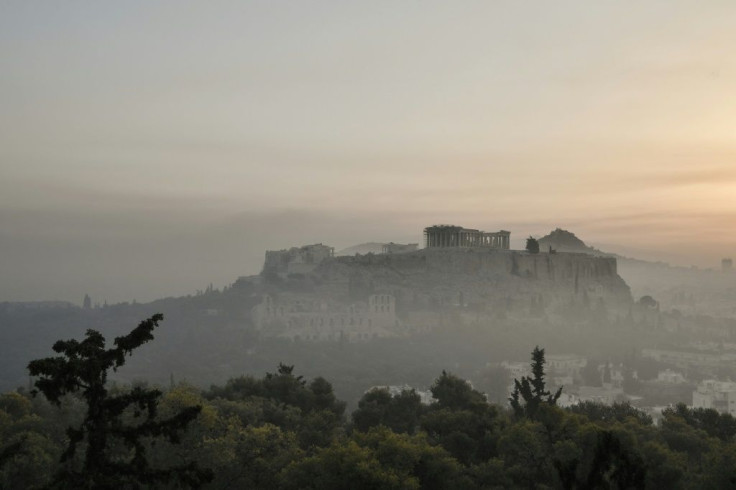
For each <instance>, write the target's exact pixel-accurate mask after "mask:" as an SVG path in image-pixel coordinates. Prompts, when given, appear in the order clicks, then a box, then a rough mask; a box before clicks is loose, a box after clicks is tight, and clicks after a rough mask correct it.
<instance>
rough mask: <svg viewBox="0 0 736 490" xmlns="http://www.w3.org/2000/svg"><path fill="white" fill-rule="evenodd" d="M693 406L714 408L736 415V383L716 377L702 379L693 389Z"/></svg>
mask: <svg viewBox="0 0 736 490" xmlns="http://www.w3.org/2000/svg"><path fill="white" fill-rule="evenodd" d="M693 408H714V409H716V410H718V411H719V412H721V413H730V414H731V415H736V383H734V382H733V381H717V380H714V379H707V380H705V381H702V382H701V383H700V384H699V385H698V387H697V388H696V389H695V391H693Z"/></svg>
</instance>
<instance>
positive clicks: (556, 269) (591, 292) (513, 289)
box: [326, 248, 631, 308]
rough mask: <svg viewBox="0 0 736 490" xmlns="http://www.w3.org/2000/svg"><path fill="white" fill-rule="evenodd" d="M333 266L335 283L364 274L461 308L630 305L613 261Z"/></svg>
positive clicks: (405, 260)
mask: <svg viewBox="0 0 736 490" xmlns="http://www.w3.org/2000/svg"><path fill="white" fill-rule="evenodd" d="M335 260H336V261H337V263H336V264H334V263H333V264H332V265H329V264H326V265H327V266H328V267H327V269H329V271H330V272H329V273H330V275H331V276H332V278H333V279H334V278H335V277H336V276H339V275H341V274H351V275H353V276H354V275H356V274H360V275H363V276H364V277H363V279H362V281H363V282H373V283H375V284H384V285H387V284H390V285H391V286H390V287H392V288H401V289H410V290H414V291H417V292H419V293H420V295H421V294H425V295H427V296H428V297H435V300H431V299H428V300H427V301H441V302H447V301H449V302H458V301H459V300H458V299H456V298H457V297H458V295H460V294H461V293H462V296H463V300H464V301H468V302H481V303H488V302H491V303H493V302H501V301H507V302H508V301H517V300H520V301H521V303H523V304H526V303H527V300H526V299H524V298H535V299H534V301H543V302H544V303H545V304H547V305H551V304H554V303H556V304H565V303H569V302H574V301H576V300H580V301H583V300H585V301H598V300H599V299H600V300H603V301H604V302H605V303H606V304H607V305H609V306H613V307H615V306H619V307H622V308H628V306H629V305H630V303H631V293H630V290H629V287H628V286H627V285H626V283H625V282H624V280H623V279H621V277H620V276H619V275H618V273H617V265H616V259H615V258H611V257H596V256H592V255H587V254H581V253H553V254H549V253H540V254H529V253H527V252H524V251H512V250H491V249H483V248H437V249H423V250H420V251H417V252H413V253H407V254H401V255H371V254H369V255H363V256H355V257H340V258H338V259H335ZM437 298H441V299H437ZM452 298H455V299H452ZM586 298H587V299H586Z"/></svg>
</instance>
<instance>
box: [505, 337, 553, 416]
mask: <svg viewBox="0 0 736 490" xmlns="http://www.w3.org/2000/svg"><path fill="white" fill-rule="evenodd" d="M544 363H545V360H544V349H540V348H539V346H537V347H534V351H532V363H531V367H532V377H531V378H530V377H527V376H522V377H521V381H519V380H518V379H515V380H514V391H513V392H512V393H511V397H509V402H510V403H511V408H513V409H514V413H515V414H516V415H517V416H527V417H530V418H533V417H534V415H535V414H536V412H537V409H538V408H539V405H541V404H542V403H547V404H549V405H556V404H557V400H558V399H559V398H560V395H561V394H562V387H560V388H559V389H558V390H557V391H556V392H555V393H554V394H552V393H550V392H549V391H548V390H547V388H546V382H545V380H544V377H545V373H544ZM522 402H523V404H522Z"/></svg>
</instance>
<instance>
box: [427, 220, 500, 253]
mask: <svg viewBox="0 0 736 490" xmlns="http://www.w3.org/2000/svg"><path fill="white" fill-rule="evenodd" d="M510 236H511V233H510V232H508V231H505V230H501V231H496V232H486V231H480V230H473V229H469V228H463V227H462V226H454V225H434V226H429V227H427V228H425V229H424V238H425V241H426V246H427V248H442V247H486V248H499V249H504V250H508V249H509V243H510V240H509V238H510Z"/></svg>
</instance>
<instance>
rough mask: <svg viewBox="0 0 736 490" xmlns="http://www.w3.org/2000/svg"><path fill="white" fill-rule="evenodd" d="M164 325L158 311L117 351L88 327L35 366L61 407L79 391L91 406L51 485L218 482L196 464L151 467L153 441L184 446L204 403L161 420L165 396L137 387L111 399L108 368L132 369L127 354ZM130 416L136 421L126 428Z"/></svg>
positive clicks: (41, 385)
mask: <svg viewBox="0 0 736 490" xmlns="http://www.w3.org/2000/svg"><path fill="white" fill-rule="evenodd" d="M161 320H163V315H161V314H160V313H159V314H156V315H153V316H152V317H151V318H149V319H147V320H144V321H142V322H141V323H140V324H139V325H138V327H136V328H135V329H133V331H131V332H130V333H129V334H128V335H125V336H123V337H117V338H116V339H115V341H114V345H115V347H113V348H111V349H105V338H104V337H103V336H102V335H101V334H100V333H99V332H97V331H95V330H87V333H86V338H85V339H84V340H83V341H81V342H78V341H76V340H66V341H62V340H60V341H58V342H56V343H55V344H54V346H53V350H54V351H55V352H58V353H60V354H62V356H60V357H47V358H45V359H37V360H35V361H31V363H30V364H29V365H28V370H29V371H30V374H31V376H38V377H39V378H38V380H37V381H36V383H35V386H36V388H37V389H38V390H39V391H40V392H41V393H43V394H44V395H45V396H46V398H47V399H48V400H49V401H50V402H51V403H53V404H55V405H57V406H60V405H61V399H62V397H64V396H65V395H67V394H70V393H80V394H81V396H82V398H83V399H84V401H85V403H86V405H87V413H86V415H85V418H84V422H83V423H82V425H81V426H80V427H79V428H73V427H69V428H68V429H67V435H68V437H69V445H68V447H67V448H66V450H65V451H64V453H63V454H62V457H61V463H62V466H61V469H60V471H59V472H58V473H57V475H56V476H55V478H54V481H53V483H52V487H56V488H85V489H86V488H90V489H91V488H94V489H108V488H109V489H113V488H115V489H120V488H140V487H141V485H151V484H159V483H165V482H170V481H175V482H177V483H178V485H179V487H190V488H197V487H199V486H201V485H202V484H203V483H205V482H207V481H209V480H210V479H211V478H212V475H211V473H210V472H209V471H203V470H201V469H199V468H198V467H197V466H196V464H194V463H189V464H184V465H180V466H177V467H173V468H168V469H159V468H152V467H151V466H150V465H149V463H148V460H147V458H146V442H147V441H149V440H151V439H153V438H156V437H165V438H166V439H168V440H169V441H170V442H172V443H178V442H179V434H180V432H181V431H182V430H183V429H184V428H185V427H186V426H187V425H188V424H189V422H191V421H192V420H194V419H195V418H196V417H197V415H198V414H199V412H200V410H201V406H195V407H189V408H186V409H184V410H182V411H180V412H179V413H177V414H176V415H174V416H173V417H171V418H169V419H166V420H159V419H158V418H157V407H158V402H159V398H160V397H161V392H160V391H158V390H150V389H145V388H143V387H141V386H138V387H135V388H134V389H132V390H130V391H129V392H122V393H118V394H111V393H109V392H108V390H107V388H106V381H107V375H108V371H109V370H110V369H112V370H113V371H116V370H117V369H118V368H119V367H121V366H122V365H123V364H125V358H126V355H130V354H131V353H132V351H133V350H134V349H136V348H138V347H140V346H141V345H143V344H144V343H146V342H148V341H150V340H153V334H152V332H153V329H154V328H156V327H157V326H158V323H159V322H160V321H161ZM35 393H36V392H34V394H35ZM129 417H132V418H133V419H134V420H135V421H136V422H137V423H135V424H133V425H127V424H124V422H123V420H124V419H126V418H129ZM80 444H86V448H85V456H84V459H83V461H82V462H81V464H80V462H79V461H77V460H75V454H76V451H77V446H78V445H80ZM131 455H132V456H131Z"/></svg>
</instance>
